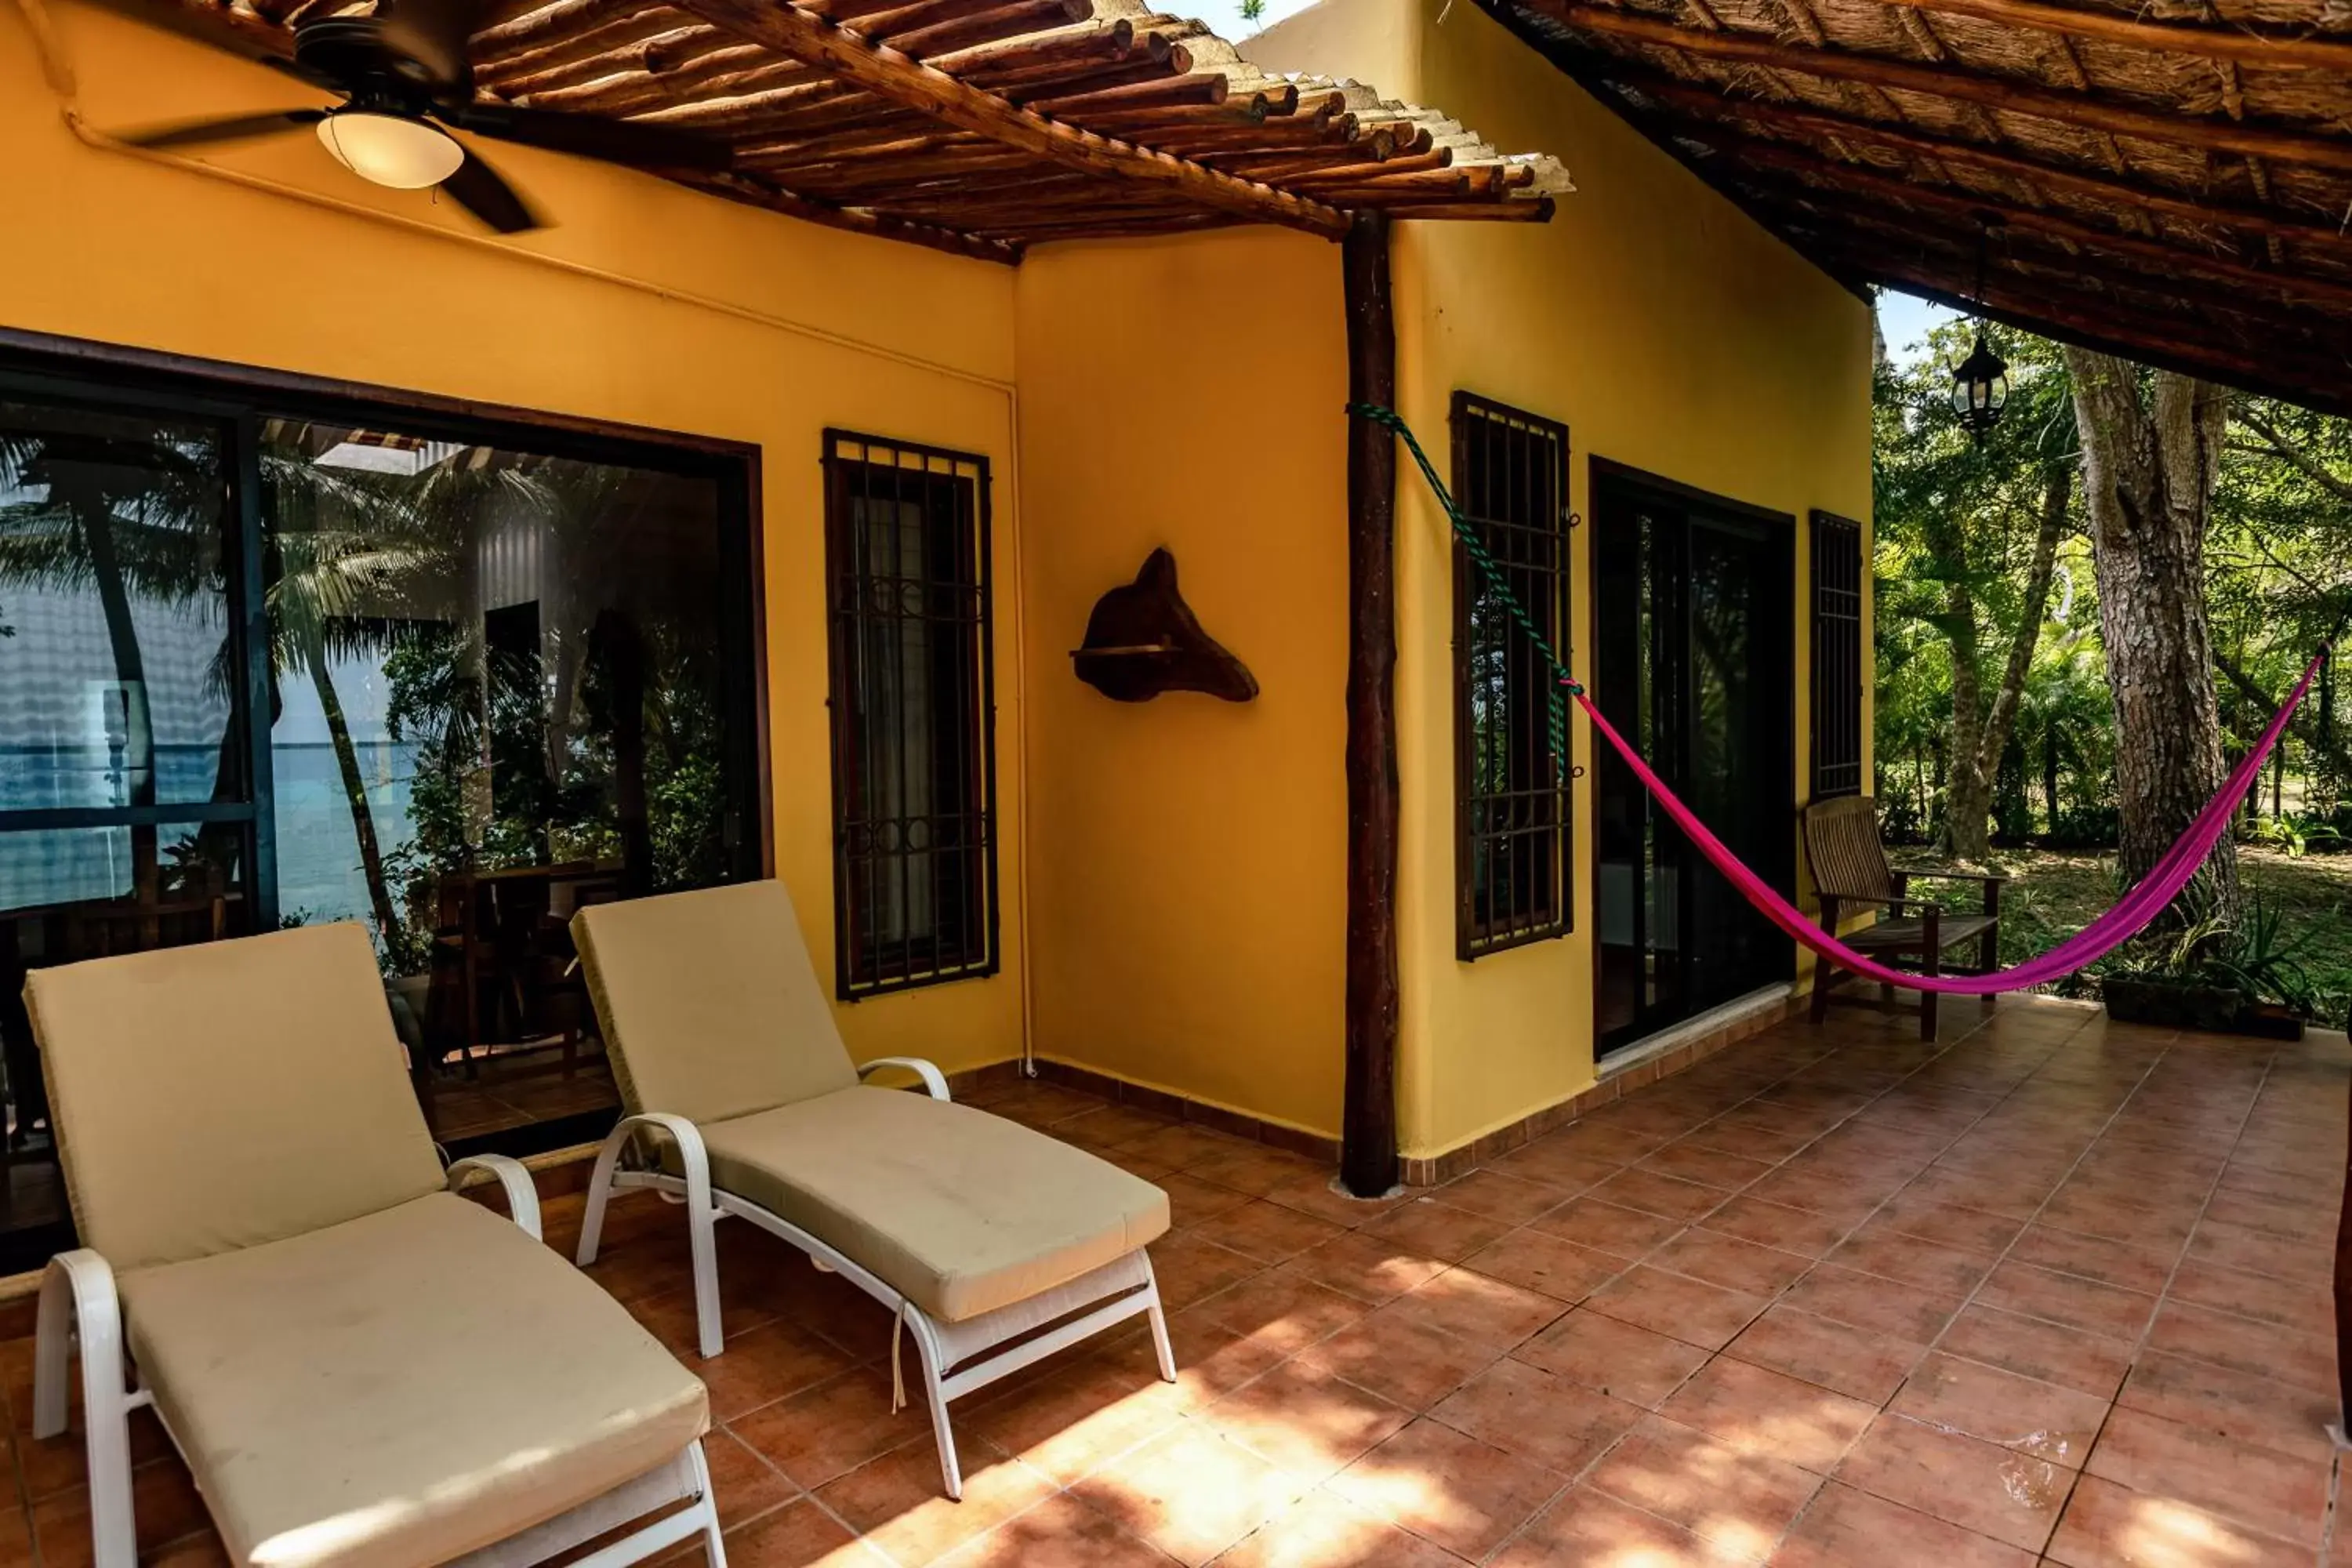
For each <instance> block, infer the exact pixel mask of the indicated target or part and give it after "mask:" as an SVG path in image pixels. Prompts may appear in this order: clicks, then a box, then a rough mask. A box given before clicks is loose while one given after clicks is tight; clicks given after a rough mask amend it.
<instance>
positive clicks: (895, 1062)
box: [857, 1057, 949, 1100]
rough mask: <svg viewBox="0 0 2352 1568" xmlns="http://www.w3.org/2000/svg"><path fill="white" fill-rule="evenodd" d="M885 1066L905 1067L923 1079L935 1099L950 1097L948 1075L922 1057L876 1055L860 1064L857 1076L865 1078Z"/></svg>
mask: <svg viewBox="0 0 2352 1568" xmlns="http://www.w3.org/2000/svg"><path fill="white" fill-rule="evenodd" d="M882 1068H906V1069H907V1070H908V1072H910V1073H913V1074H914V1075H915V1076H916V1077H917V1078H919V1079H922V1080H923V1089H924V1090H925V1091H926V1092H927V1093H929V1095H930V1097H931V1098H932V1099H933V1100H945V1099H947V1098H949V1096H948V1079H947V1075H946V1074H945V1073H943V1072H941V1071H940V1069H939V1068H936V1067H934V1066H933V1065H932V1064H931V1063H929V1062H927V1061H925V1060H924V1059H923V1058H920V1057H876V1058H874V1059H873V1060H872V1061H870V1062H865V1063H861V1064H860V1065H859V1067H858V1068H857V1076H858V1077H859V1078H861V1079H863V1078H865V1077H866V1075H867V1074H868V1073H873V1072H878V1071H880V1070H881V1069H882Z"/></svg>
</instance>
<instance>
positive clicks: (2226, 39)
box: [1884, 0, 2352, 72]
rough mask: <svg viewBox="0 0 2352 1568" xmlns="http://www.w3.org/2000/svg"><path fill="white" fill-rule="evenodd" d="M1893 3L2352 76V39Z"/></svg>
mask: <svg viewBox="0 0 2352 1568" xmlns="http://www.w3.org/2000/svg"><path fill="white" fill-rule="evenodd" d="M1884 3H1885V4H1886V5H1900V6H1904V7H1906V8H1911V9H1917V10H1926V11H1941V12H1944V13H1946V14H1948V15H1950V16H1973V17H1975V18H1976V19H1977V20H1978V21H1980V22H1992V23H1996V24H1998V25H2000V26H2004V27H2025V28H2030V29H2032V30H2034V31H2037V32H2044V33H2055V34H2058V35H2060V36H2061V37H2073V38H2094V39H2096V40H2098V41H2099V42H2101V43H2107V44H2122V45H2125V46H2126V47H2131V48H2138V49H2156V50H2159V51H2161V52H2163V53H2166V54H2176V55H2197V56H2202V57H2203V58H2207V59H2216V60H2242V61H2244V62H2245V63H2247V64H2249V65H2260V66H2297V67H2301V68H2305V69H2307V70H2324V71H2338V72H2352V39H2345V38H2331V37H2326V36H2323V35H2309V34H2294V33H2278V32H2261V31H2256V30H2255V29H2253V28H2251V27H2232V26H2186V25H2184V24H2180V23H2174V22H2146V21H2141V20H2139V19H2137V17H2133V16H2126V15H2124V14H2122V13H2120V12H2116V11H2106V10H2101V9H2097V8H2095V7H2093V6H2088V5H2046V4H2043V3H2042V0H1884Z"/></svg>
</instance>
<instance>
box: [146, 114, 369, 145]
mask: <svg viewBox="0 0 2352 1568" xmlns="http://www.w3.org/2000/svg"><path fill="white" fill-rule="evenodd" d="M325 118H327V111H326V110H323V109H283V110H278V112H277V113H275V114H239V115H233V116H231V117H229V118H227V119H225V120H181V121H173V123H171V124H169V125H151V126H149V127H148V128H147V129H145V130H143V131H126V132H122V133H121V135H119V136H117V137H116V138H115V140H116V141H118V142H128V143H130V144H131V146H133V147H146V148H151V149H152V148H157V147H202V146H205V145H207V144H209V143H211V142H241V141H244V140H246V139H247V138H249V137H254V136H269V135H274V134H275V133H277V132H280V131H291V130H294V129H295V128H296V127H298V126H302V125H316V124H317V123H318V122H319V121H321V120H324V119H325Z"/></svg>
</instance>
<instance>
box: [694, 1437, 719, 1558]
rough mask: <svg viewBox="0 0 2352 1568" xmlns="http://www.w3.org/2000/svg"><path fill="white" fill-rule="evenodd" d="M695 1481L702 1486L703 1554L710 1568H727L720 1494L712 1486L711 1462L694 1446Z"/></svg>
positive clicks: (699, 1447)
mask: <svg viewBox="0 0 2352 1568" xmlns="http://www.w3.org/2000/svg"><path fill="white" fill-rule="evenodd" d="M694 1479H696V1480H697V1481H698V1482H700V1483H701V1485H702V1554H703V1556H704V1558H705V1559H706V1560H707V1562H708V1563H709V1568H727V1542H726V1540H725V1538H724V1537H723V1536H722V1535H720V1533H719V1494H718V1492H717V1490H716V1489H714V1488H713V1487H712V1486H711V1484H710V1460H709V1456H707V1455H706V1454H704V1453H703V1451H702V1445H701V1444H699V1443H697V1444H696V1445H695V1446H694Z"/></svg>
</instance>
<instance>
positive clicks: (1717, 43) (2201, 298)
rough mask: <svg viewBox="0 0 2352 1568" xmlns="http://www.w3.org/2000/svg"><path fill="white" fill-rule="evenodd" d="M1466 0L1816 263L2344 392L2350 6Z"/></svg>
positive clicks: (2300, 387) (2320, 396)
mask: <svg viewBox="0 0 2352 1568" xmlns="http://www.w3.org/2000/svg"><path fill="white" fill-rule="evenodd" d="M1478 3H1479V4H1481V5H1485V6H1486V8H1487V9H1488V10H1489V11H1491V12H1492V13H1493V14H1494V15H1496V16H1497V17H1498V18H1500V19H1501V20H1502V21H1503V22H1504V24H1505V25H1506V26H1509V27H1511V28H1512V29H1513V30H1514V31H1516V32H1517V33H1518V34H1519V36H1520V37H1523V38H1525V39H1527V40H1528V42H1529V43H1530V44H1533V45H1534V46H1535V47H1538V49H1540V50H1542V51H1543V52H1545V53H1546V54H1547V55H1548V56H1549V57H1550V58H1552V59H1553V60H1554V62H1555V63H1557V64H1558V65H1559V67H1560V68H1562V69H1563V70H1565V71H1567V72H1568V73H1569V74H1570V75H1571V76H1573V77H1574V78H1576V79H1578V80H1580V81H1581V82H1583V83H1584V84H1585V85H1587V86H1588V87H1590V88H1591V89H1593V90H1594V91H1595V92H1596V93H1597V94H1599V95H1600V96H1601V98H1602V99H1603V100H1605V101H1607V102H1609V103H1610V104H1611V105H1612V107H1613V108H1615V109H1616V110H1619V111H1620V112H1621V113H1622V114H1623V115H1624V116H1625V117H1626V118H1627V119H1628V120H1630V121H1633V123H1634V124H1635V125H1637V126H1639V127H1640V128H1641V129H1642V130H1643V132H1646V133H1647V134H1648V135H1649V136H1651V137H1652V138H1653V139H1654V140H1655V141H1657V142H1659V143H1660V144H1661V145H1663V146H1664V147H1666V148H1667V149H1668V150H1669V151H1671V152H1673V153H1675V155H1676V156H1678V157H1680V158H1681V159H1683V160H1684V161H1685V163H1688V164H1689V165H1690V166H1691V167H1692V168H1694V169H1696V171H1697V172H1698V173H1699V174H1701V175H1702V176H1703V177H1704V178H1706V179H1707V180H1708V181H1709V182H1710V183H1712V184H1715V185H1716V186H1717V188H1718V189H1720V190H1722V191H1723V192H1724V193H1725V194H1726V195H1728V196H1729V197H1730V198H1731V199H1732V200H1733V201H1735V202H1737V203H1738V204H1739V205H1741V206H1742V207H1744V208H1745V209H1747V210H1748V212H1749V213H1751V214H1753V215H1754V216H1756V217H1757V218H1758V219H1759V221H1761V222H1763V223H1764V224H1766V225H1767V226H1769V227H1770V228H1772V229H1774V230H1775V231H1776V232H1778V233H1779V234H1780V235H1781V236H1782V237H1785V238H1786V239H1787V240H1788V241H1789V243H1790V244H1791V245H1792V246H1794V247H1797V248H1798V249H1800V250H1801V251H1802V252H1804V253H1805V254H1806V255H1808V256H1810V257H1811V258H1813V259H1814V260H1815V261H1817V262H1818V263H1820V264H1821V265H1822V267H1824V268H1828V269H1829V270H1830V271H1832V273H1834V274H1836V275H1838V276H1840V277H1843V278H1845V279H1849V280H1853V281H1858V282H1876V283H1886V284H1893V285H1896V286H1899V287H1902V288H1905V289H1910V290H1912V291H1914V292H1916V293H1921V294H1925V295H1927V296H1928V297H1930V298H1933V299H1939V300H1944V301H1946V302H1948V303H1954V304H1964V303H1967V302H1969V300H1970V299H1971V298H1972V297H1973V296H1975V295H1976V294H1977V292H1978V289H1977V281H1976V279H1977V272H1978V267H1979V252H1980V251H1982V252H1983V253H1984V255H1985V257H1986V259H1987V261H1988V263H1989V265H1988V267H1987V272H1988V280H1987V282H1986V284H1985V286H1984V289H1983V290H1982V295H1983V302H1984V304H1985V306H1986V308H1987V310H1988V313H1990V314H1992V315H1994V316H1997V317H2003V318H2007V319H2009V320H2011V321H2015V322H2017V323H2018V324H2021V325H2024V326H2027V327H2030V328H2032V329H2034V330H2036V331H2042V332H2046V333H2049V334H2051V335H2053V336H2057V337H2061V338H2068V339H2072V340H2074V341H2078V342H2087V343H2090V344H2092V345H2093V346H2097V347H2105V348H2110V349H2113V350H2116V351H2117V352H2121V353H2127V354H2130V355H2132V356H2134V357H2136V358H2138V359H2141V360H2145V361H2147V362H2149V363H2168V364H2172V365H2176V366H2179V367H2180V368H2184V369H2189V370H2194V371H2197V372H2200V373H2201V374H2207V375H2210V376H2211V377H2213V378H2215V379H2217V380H2220V381H2223V382H2226V383H2230V384H2235V385H2240V386H2244V387H2247V388H2249V389H2252V390H2256V391H2263V392H2273V393H2277V394H2280V395H2285V396H2289V397H2293V398H2296V399H2299V400H2301V401H2304V402H2306V403H2310V404H2314V405H2319V406H2324V407H2328V408H2332V409H2336V410H2338V411H2352V228H2347V225H2352V0H2145V3H2139V4H2135V3H2132V0H2063V3H2052V0H1478ZM1988 235H1989V236H1990V237H1989V238H1987V236H1988Z"/></svg>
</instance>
